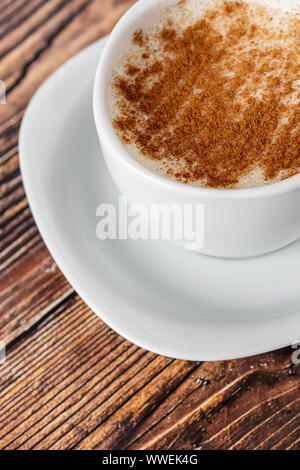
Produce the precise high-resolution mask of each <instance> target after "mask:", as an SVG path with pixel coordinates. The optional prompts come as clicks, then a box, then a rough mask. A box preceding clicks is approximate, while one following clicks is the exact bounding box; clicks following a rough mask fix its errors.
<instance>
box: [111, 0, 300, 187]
mask: <svg viewBox="0 0 300 470" xmlns="http://www.w3.org/2000/svg"><path fill="white" fill-rule="evenodd" d="M186 3H187V2H186ZM181 6H182V5H181ZM180 11H181V12H183V13H182V15H183V18H184V5H183V7H182V8H181V9H180ZM173 12H174V9H173ZM270 12H271V13H272V17H270ZM273 13H274V15H275V12H272V11H271V10H270V9H266V8H264V7H262V6H258V5H256V6H254V4H251V5H248V4H245V3H241V2H238V1H234V2H222V3H221V8H220V4H219V6H218V7H212V8H209V9H208V10H206V12H205V14H203V16H202V17H200V18H199V20H198V21H196V22H195V23H193V24H188V25H186V26H183V27H182V26H180V19H179V18H178V16H179V15H177V18H176V17H175V16H174V14H173V16H172V17H170V18H168V19H166V21H165V23H164V24H162V25H161V27H160V28H159V30H158V31H154V30H153V31H152V32H151V33H150V32H149V31H148V30H147V31H142V30H139V31H137V32H135V34H134V37H133V41H134V43H135V45H136V47H135V49H131V50H130V51H129V52H128V53H127V56H126V57H125V58H124V64H125V65H126V67H127V72H126V67H125V69H124V70H125V72H124V73H116V74H115V77H114V82H113V92H114V93H115V96H116V97H117V100H116V103H115V105H114V106H115V108H116V111H117V112H116V113H115V115H114V125H115V128H116V130H117V132H118V135H119V137H120V139H121V140H122V141H123V142H124V143H125V144H127V145H130V146H131V149H132V148H133V146H134V147H135V148H136V149H137V151H138V152H137V153H139V154H140V155H141V156H142V157H143V158H144V159H146V160H149V162H150V165H151V162H153V163H156V165H157V164H158V165H159V166H156V168H159V171H160V172H162V173H164V174H165V175H168V176H170V177H171V178H176V179H177V180H179V181H181V182H184V183H189V184H196V185H197V184H199V185H202V186H208V187H215V188H234V187H242V186H256V185H259V184H268V183H271V182H274V181H278V180H280V179H284V178H287V177H290V176H291V175H293V174H295V173H297V172H298V171H299V169H300V133H299V122H300V119H299V99H300V94H299V86H298V83H299V82H297V80H299V72H300V66H299V48H298V47H295V44H296V45H298V44H299V45H300V19H299V17H296V15H295V16H292V15H289V17H287V16H286V17H284V16H282V18H281V22H280V23H276V22H275V20H274V17H273ZM275 19H276V17H275ZM183 23H184V22H183ZM132 67H136V68H135V70H134V73H133V68H132Z"/></svg>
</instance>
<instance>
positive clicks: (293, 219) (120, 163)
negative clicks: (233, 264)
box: [93, 0, 300, 257]
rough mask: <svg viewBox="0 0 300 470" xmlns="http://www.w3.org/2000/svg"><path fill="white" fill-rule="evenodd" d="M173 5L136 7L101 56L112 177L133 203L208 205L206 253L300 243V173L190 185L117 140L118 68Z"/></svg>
mask: <svg viewBox="0 0 300 470" xmlns="http://www.w3.org/2000/svg"><path fill="white" fill-rule="evenodd" d="M174 1H175V0H140V1H139V2H137V3H136V4H135V5H134V6H133V7H132V8H131V9H130V10H128V11H127V13H126V14H125V15H124V16H123V17H122V18H121V19H120V21H119V22H118V23H117V25H116V26H115V28H114V30H113V31H112V33H111V35H110V36H109V38H108V41H107V43H106V45H105V48H104V51H103V52H102V55H101V58H100V61H99V65H98V68H97V73H96V78H95V85H94V99H93V105H94V116H95V122H96V127H97V132H98V135H99V139H100V143H101V147H102V151H103V155H104V158H105V160H106V164H107V167H108V169H109V171H110V174H111V176H112V178H113V180H114V182H115V184H116V186H117V188H118V190H119V192H120V193H121V194H122V195H126V196H127V197H128V200H129V201H130V202H133V203H139V204H140V203H143V204H151V203H166V204H173V203H182V204H186V203H192V204H204V209H205V223H204V245H203V248H202V249H201V250H200V252H201V253H204V254H208V255H213V256H221V257H247V256H255V255H260V254H263V253H266V252H270V251H273V250H276V249H278V248H281V247H283V246H285V245H287V244H289V243H291V242H293V241H295V240H296V239H298V238H300V174H297V175H295V176H293V177H291V178H289V179H286V180H284V181H281V182H279V183H275V184H271V185H266V186H262V187H257V188H250V189H235V190H221V189H211V188H198V187H193V186H188V185H185V184H182V183H179V182H176V181H173V180H170V179H168V178H165V177H163V176H160V175H158V174H156V173H154V172H152V171H151V170H149V169H147V168H146V167H144V166H143V165H142V164H141V163H139V162H138V161H137V160H136V159H135V158H134V157H133V156H131V155H130V153H129V152H128V151H127V150H126V148H125V146H124V145H123V144H122V143H121V142H120V140H119V139H118V137H117V135H116V132H115V130H114V127H113V125H112V121H111V117H110V112H109V84H110V80H111V76H112V69H113V66H114V64H115V62H116V61H117V60H118V58H119V56H120V53H121V52H122V51H123V50H126V49H127V47H128V45H129V44H130V41H131V39H132V34H133V32H134V31H135V30H137V29H139V28H142V27H143V24H145V23H149V22H151V19H153V18H157V14H158V13H159V11H160V9H162V11H163V9H164V8H165V7H166V5H170V4H172V3H174ZM273 1H274V0H273ZM275 1H276V0H275ZM279 1H281V0H279Z"/></svg>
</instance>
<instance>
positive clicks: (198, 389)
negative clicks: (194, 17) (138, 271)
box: [0, 0, 300, 450]
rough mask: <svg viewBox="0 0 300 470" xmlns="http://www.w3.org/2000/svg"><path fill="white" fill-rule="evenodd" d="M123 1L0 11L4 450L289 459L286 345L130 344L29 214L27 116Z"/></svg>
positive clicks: (292, 391) (43, 0)
mask: <svg viewBox="0 0 300 470" xmlns="http://www.w3.org/2000/svg"><path fill="white" fill-rule="evenodd" d="M132 3H133V2H132V0H0V57H1V59H0V60H1V61H0V79H1V80H3V81H5V84H6V88H7V98H6V99H7V102H6V104H5V105H4V104H1V105H0V165H1V166H0V184H1V186H0V188H1V192H0V195H1V207H0V209H1V211H0V213H1V219H0V231H1V232H0V234H1V235H0V253H1V254H0V339H1V340H4V341H5V343H6V345H7V358H6V363H5V364H4V365H0V423H1V425H0V448H1V449H3V448H7V449H16V448H21V449H32V448H33V449H72V448H75V449H94V448H98V449H298V450H299V449H300V420H299V412H300V399H299V393H298V387H299V384H300V369H299V368H297V367H296V366H293V365H292V349H291V348H286V349H284V350H281V351H277V352H272V353H269V354H264V355H261V356H257V357H252V358H248V359H241V360H236V361H227V362H218V363H195V362H186V361H179V360H172V359H169V358H165V357H161V356H157V355H155V354H153V353H149V352H146V351H144V350H142V349H140V348H138V347H136V346H135V345H133V344H130V343H129V342H127V341H125V340H124V339H123V338H121V337H120V336H118V335H117V334H116V333H114V332H113V331H112V330H111V329H110V328H108V327H107V326H106V325H105V324H104V323H103V322H102V321H101V320H99V318H98V317H96V315H95V314H94V313H93V312H92V311H90V310H89V309H88V308H87V306H86V305H85V304H84V303H83V301H82V300H81V299H80V297H79V296H78V295H77V294H76V292H74V290H73V289H72V287H71V286H70V285H69V284H68V282H67V281H66V280H65V278H64V276H63V275H62V273H61V272H60V271H59V270H58V268H57V266H56V265H55V263H54V261H53V260H52V258H51V256H50V254H49V252H48V251H47V249H46V247H45V245H44V243H43V241H42V239H41V237H40V235H39V232H38V229H37V227H36V225H35V223H34V220H33V218H32V215H31V213H30V209H29V207H28V204H27V200H26V197H25V194H24V189H23V186H22V180H21V176H20V170H19V162H18V131H19V125H20V121H21V119H22V116H23V113H24V110H25V108H26V106H27V104H28V102H29V100H30V98H31V96H32V95H33V93H34V92H35V90H36V89H37V87H38V86H39V85H40V84H41V83H42V81H43V80H44V79H45V78H46V77H47V76H48V75H49V74H50V73H51V72H53V71H54V70H55V69H56V68H57V67H58V66H59V65H60V64H62V63H63V62H65V60H66V59H68V58H69V57H71V56H72V55H74V54H75V53H76V52H78V51H79V50H81V49H82V48H83V47H85V46H87V45H88V44H90V43H92V42H93V41H95V40H96V39H98V38H100V37H101V36H103V35H105V34H107V33H108V32H109V31H110V30H111V28H112V27H113V25H114V23H115V22H116V21H117V19H118V18H119V17H120V15H121V14H122V13H123V12H124V11H125V10H126V9H127V8H128V7H129V6H130V5H131V4H132ZM270 334H272V332H271V331H270Z"/></svg>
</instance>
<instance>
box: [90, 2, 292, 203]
mask: <svg viewBox="0 0 300 470" xmlns="http://www.w3.org/2000/svg"><path fill="white" fill-rule="evenodd" d="M174 1H176V0H168V2H169V3H174ZM149 3H151V8H155V6H156V5H157V4H160V3H162V1H161V0H151V2H149V0H139V1H137V2H136V3H135V4H134V5H132V6H131V7H130V8H129V9H128V10H127V11H126V13H125V14H124V15H123V16H122V17H121V18H120V20H119V21H118V22H117V24H116V25H115V27H114V28H113V30H112V32H111V33H110V35H109V36H108V38H107V42H106V44H105V46H104V49H103V51H102V54H101V57H100V59H99V62H98V65H97V70H96V75H95V80H94V88H93V112H94V119H95V124H96V129H97V132H98V136H99V139H100V142H104V143H105V146H106V148H107V149H108V150H109V152H112V153H117V155H118V158H119V159H120V161H122V163H124V164H125V165H126V166H129V167H130V168H131V169H132V170H133V171H135V172H137V173H139V175H140V176H141V177H143V178H147V179H148V180H152V181H153V183H156V184H159V185H160V186H164V187H166V188H169V189H170V190H172V191H176V192H177V193H184V194H185V195H187V196H198V197H199V196H202V197H209V198H221V199H252V198H258V197H273V196H279V195H284V194H286V193H288V192H291V191H294V190H297V189H299V187H300V172H299V173H297V174H296V175H294V176H291V177H289V178H286V179H284V180H282V181H279V182H276V183H271V184H267V185H264V186H257V187H252V188H238V189H219V188H207V187H204V188H202V187H199V186H191V185H188V184H185V183H181V182H179V181H176V180H172V179H171V178H167V177H166V176H163V175H160V174H158V173H155V172H154V171H152V170H150V169H149V168H147V167H145V166H144V165H142V163H140V162H139V161H138V160H137V159H136V158H135V157H134V156H133V155H131V154H130V152H129V151H128V150H127V149H126V147H125V145H124V144H122V142H121V141H120V139H119V137H118V136H117V133H116V131H115V129H114V126H113V123H112V121H111V118H110V116H109V113H108V109H107V105H106V103H107V91H106V90H107V85H108V83H107V80H106V79H105V74H104V73H103V70H105V69H106V68H107V67H108V62H109V60H110V56H111V51H112V50H113V49H115V48H117V47H118V43H119V37H120V35H121V34H122V33H124V31H125V32H126V29H127V26H128V23H129V22H130V20H132V18H134V17H135V15H136V14H137V13H139V14H140V13H142V12H143V10H145V9H149ZM163 3H164V7H165V6H166V4H167V2H166V1H165V0H164V2H163ZM131 33H132V31H130V32H129V33H128V35H129V34H131Z"/></svg>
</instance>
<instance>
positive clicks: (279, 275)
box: [20, 41, 300, 360]
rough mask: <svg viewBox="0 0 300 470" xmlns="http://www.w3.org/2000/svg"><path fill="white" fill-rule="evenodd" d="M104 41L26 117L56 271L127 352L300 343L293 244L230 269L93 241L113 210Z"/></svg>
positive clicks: (39, 207) (33, 199) (185, 354)
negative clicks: (101, 68)
mask: <svg viewBox="0 0 300 470" xmlns="http://www.w3.org/2000/svg"><path fill="white" fill-rule="evenodd" d="M102 47H103V42H101V41H100V42H98V43H96V44H95V45H93V46H91V47H90V48H88V49H86V50H85V51H83V52H82V53H81V54H79V55H78V56H76V57H75V58H74V59H72V60H71V61H69V62H68V63H67V64H66V65H64V66H63V67H62V68H61V69H59V70H58V71H57V72H56V73H55V74H54V75H53V76H52V77H51V78H50V79H49V80H48V81H47V82H46V83H45V84H44V85H43V86H42V87H41V89H40V90H39V91H38V92H37V94H36V95H35V97H34V98H33V100H32V102H31V104H30V105H29V108H28V110H27V112H26V114H25V118H24V121H23V124H22V129H21V135H20V162H21V170H22V176H23V181H24V184H25V189H26V193H27V196H28V200H29V203H30V206H31V209H32V212H33V215H34V217H35V220H36V222H37V225H38V227H39V229H40V232H41V234H42V236H43V238H44V240H45V242H46V244H47V246H48V248H49V250H50V252H51V254H52V255H53V257H54V259H55V260H56V262H57V264H58V265H59V267H60V269H61V270H62V271H63V273H64V275H65V276H66V277H67V279H68V280H69V282H70V283H71V284H72V285H73V286H74V288H75V289H76V291H77V292H78V293H79V295H80V296H81V297H82V298H83V299H84V301H85V302H86V303H87V304H88V305H89V306H90V307H91V309H93V310H94V312H95V313H96V314H97V315H99V317H101V318H102V319H103V320H104V321H105V322H106V323H107V324H108V325H110V326H111V327H112V328H113V329H114V330H116V331H117V332H118V333H119V334H121V335H122V336H124V337H126V338H127V339H129V340H130V341H132V342H134V343H136V344H138V345H140V346H142V347H144V348H146V349H149V350H152V351H155V352H157V353H160V354H164V355H167V356H172V357H177V358H183V359H190V360H221V359H228V358H234V357H240V356H246V355H252V354H256V353H260V352H264V351H267V350H271V349H276V348H279V347H282V346H286V345H288V344H291V343H292V342H293V341H294V340H298V339H300V313H299V312H300V275H299V274H300V242H296V243H294V244H292V245H290V246H288V247H287V248H285V249H282V250H280V251H277V252H274V253H273V254H269V255H265V256H260V257H257V258H251V259H247V260H242V259H240V260H226V259H217V258H212V257H207V256H203V255H198V254H194V253H188V252H185V251H184V250H183V249H182V248H179V247H177V246H175V245H173V244H172V243H169V242H167V241H166V242H162V241H130V240H128V241H126V240H124V241H99V240H98V239H97V237H96V223H97V219H96V207H97V206H98V204H99V203H101V202H113V201H116V200H117V191H116V189H115V187H114V184H113V182H112V180H111V177H110V176H109V173H108V171H107V169H106V166H105V163H104V160H103V157H102V155H101V153H100V149H99V144H98V138H97V134H96V130H95V128H94V122H93V113H92V85H93V79H94V73H95V70H96V64H97V61H98V58H99V54H100V51H101V49H102Z"/></svg>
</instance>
